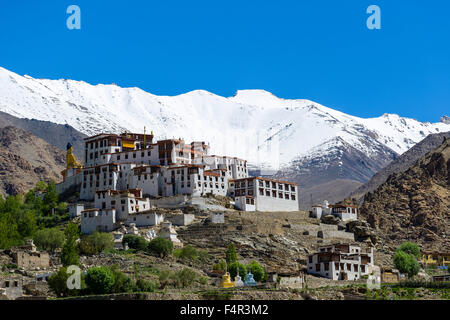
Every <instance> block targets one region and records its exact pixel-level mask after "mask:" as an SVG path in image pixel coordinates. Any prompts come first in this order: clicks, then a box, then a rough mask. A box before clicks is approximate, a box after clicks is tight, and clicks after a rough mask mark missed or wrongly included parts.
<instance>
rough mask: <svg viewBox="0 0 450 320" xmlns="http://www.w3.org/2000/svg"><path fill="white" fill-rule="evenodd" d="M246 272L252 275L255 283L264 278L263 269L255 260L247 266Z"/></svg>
mask: <svg viewBox="0 0 450 320" xmlns="http://www.w3.org/2000/svg"><path fill="white" fill-rule="evenodd" d="M247 270H249V271H250V272H251V273H252V274H253V279H255V281H258V282H260V281H262V280H265V278H266V273H265V271H264V268H263V267H261V265H260V264H259V263H258V262H257V261H255V260H253V261H252V262H250V263H249V264H248V265H247Z"/></svg>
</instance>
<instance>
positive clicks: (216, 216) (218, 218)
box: [210, 211, 225, 223]
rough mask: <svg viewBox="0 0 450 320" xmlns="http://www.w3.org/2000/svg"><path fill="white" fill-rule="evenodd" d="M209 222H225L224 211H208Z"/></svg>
mask: <svg viewBox="0 0 450 320" xmlns="http://www.w3.org/2000/svg"><path fill="white" fill-rule="evenodd" d="M210 218H211V223H225V213H224V212H216V211H211V213H210Z"/></svg>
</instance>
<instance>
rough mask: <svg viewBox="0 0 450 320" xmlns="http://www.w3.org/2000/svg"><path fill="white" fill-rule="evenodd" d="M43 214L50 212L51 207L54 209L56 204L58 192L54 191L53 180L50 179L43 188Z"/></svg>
mask: <svg viewBox="0 0 450 320" xmlns="http://www.w3.org/2000/svg"><path fill="white" fill-rule="evenodd" d="M43 205H44V214H47V215H49V214H51V213H52V209H56V207H57V205H58V192H56V186H55V182H54V181H53V180H52V181H50V182H49V184H48V185H47V187H46V189H45V194H44V199H43Z"/></svg>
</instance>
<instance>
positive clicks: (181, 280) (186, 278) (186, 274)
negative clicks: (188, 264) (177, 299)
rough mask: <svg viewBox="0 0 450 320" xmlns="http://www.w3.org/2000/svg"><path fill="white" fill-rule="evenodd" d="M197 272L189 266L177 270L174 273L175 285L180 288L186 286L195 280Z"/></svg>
mask: <svg viewBox="0 0 450 320" xmlns="http://www.w3.org/2000/svg"><path fill="white" fill-rule="evenodd" d="M196 277H197V274H196V273H195V272H194V271H193V270H192V269H189V268H184V269H183V270H180V271H177V272H175V274H174V280H175V285H176V286H177V287H178V288H180V287H183V288H187V287H189V286H190V285H192V283H193V282H194V281H195V278H196Z"/></svg>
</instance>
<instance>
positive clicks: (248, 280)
mask: <svg viewBox="0 0 450 320" xmlns="http://www.w3.org/2000/svg"><path fill="white" fill-rule="evenodd" d="M256 284H257V283H256V281H255V279H253V274H252V273H251V272H250V271H249V272H248V273H247V275H246V276H245V281H244V286H246V287H249V286H256Z"/></svg>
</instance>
